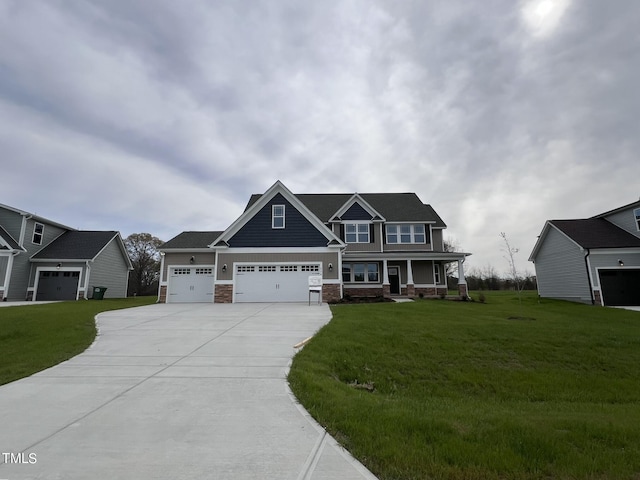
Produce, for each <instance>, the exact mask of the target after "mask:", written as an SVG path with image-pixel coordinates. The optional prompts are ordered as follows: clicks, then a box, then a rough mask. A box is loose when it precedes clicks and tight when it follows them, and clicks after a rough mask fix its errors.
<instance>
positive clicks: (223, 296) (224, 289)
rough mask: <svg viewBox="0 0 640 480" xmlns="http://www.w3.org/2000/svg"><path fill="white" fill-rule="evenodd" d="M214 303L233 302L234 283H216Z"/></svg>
mask: <svg viewBox="0 0 640 480" xmlns="http://www.w3.org/2000/svg"><path fill="white" fill-rule="evenodd" d="M214 297H215V300H214V303H233V285H216V288H215V290H214Z"/></svg>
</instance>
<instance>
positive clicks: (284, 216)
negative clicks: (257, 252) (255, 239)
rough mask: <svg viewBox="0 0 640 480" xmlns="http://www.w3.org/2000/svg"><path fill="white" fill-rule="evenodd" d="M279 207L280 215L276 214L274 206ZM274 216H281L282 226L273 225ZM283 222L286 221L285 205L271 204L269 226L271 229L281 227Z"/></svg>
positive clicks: (283, 225)
mask: <svg viewBox="0 0 640 480" xmlns="http://www.w3.org/2000/svg"><path fill="white" fill-rule="evenodd" d="M278 207H281V208H282V215H276V208H278ZM276 218H282V226H281V227H276V225H275V220H276ZM285 222H286V214H285V206H284V205H271V228H273V229H277V230H280V229H283V228H284V227H285Z"/></svg>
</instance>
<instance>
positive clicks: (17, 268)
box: [5, 252, 30, 301]
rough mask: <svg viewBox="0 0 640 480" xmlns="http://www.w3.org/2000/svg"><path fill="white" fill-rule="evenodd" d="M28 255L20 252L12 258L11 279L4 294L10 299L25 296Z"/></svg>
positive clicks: (24, 297)
mask: <svg viewBox="0 0 640 480" xmlns="http://www.w3.org/2000/svg"><path fill="white" fill-rule="evenodd" d="M29 272H30V264H29V256H28V254H26V253H24V252H21V253H19V254H18V255H16V256H15V257H14V258H13V267H12V268H11V281H10V284H9V291H8V292H5V296H6V297H7V299H8V300H10V301H21V300H25V299H26V298H27V286H28V285H29Z"/></svg>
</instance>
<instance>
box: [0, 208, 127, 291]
mask: <svg viewBox="0 0 640 480" xmlns="http://www.w3.org/2000/svg"><path fill="white" fill-rule="evenodd" d="M131 269H132V266H131V261H130V259H129V256H128V254H127V251H126V249H125V246H124V243H123V241H122V237H121V236H120V234H119V233H118V232H116V231H79V230H76V229H74V228H71V227H68V226H65V225H62V224H60V223H57V222H54V221H52V220H49V219H46V218H43V217H40V216H38V215H35V214H32V213H29V212H25V211H23V210H19V209H17V208H13V207H9V206H7V205H2V204H0V301H7V300H9V301H24V300H28V301H30V300H78V299H82V298H84V299H88V298H92V296H93V288H94V287H106V288H107V290H106V292H105V294H104V297H105V298H121V297H126V296H127V285H128V280H129V271H130V270H131Z"/></svg>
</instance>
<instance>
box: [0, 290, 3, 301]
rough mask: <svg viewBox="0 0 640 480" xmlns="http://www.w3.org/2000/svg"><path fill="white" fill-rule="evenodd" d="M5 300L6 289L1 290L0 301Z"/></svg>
mask: <svg viewBox="0 0 640 480" xmlns="http://www.w3.org/2000/svg"><path fill="white" fill-rule="evenodd" d="M2 301H4V290H0V302H2Z"/></svg>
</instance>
